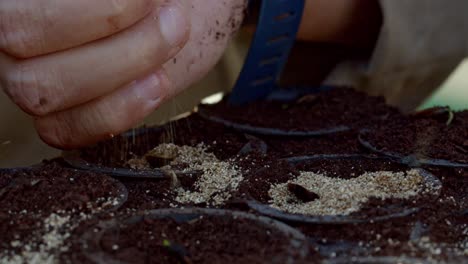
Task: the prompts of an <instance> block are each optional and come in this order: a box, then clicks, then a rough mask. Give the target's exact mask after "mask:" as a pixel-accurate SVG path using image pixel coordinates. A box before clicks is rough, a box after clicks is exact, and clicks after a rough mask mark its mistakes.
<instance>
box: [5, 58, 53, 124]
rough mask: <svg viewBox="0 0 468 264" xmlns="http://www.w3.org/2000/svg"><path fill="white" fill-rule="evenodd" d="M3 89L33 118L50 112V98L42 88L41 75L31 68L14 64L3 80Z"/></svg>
mask: <svg viewBox="0 0 468 264" xmlns="http://www.w3.org/2000/svg"><path fill="white" fill-rule="evenodd" d="M3 86H4V87H3V89H4V90H5V92H6V93H7V94H8V96H9V97H10V98H11V99H12V100H13V102H14V103H16V104H17V105H18V106H19V107H20V108H21V109H23V111H25V112H26V113H28V114H30V115H33V116H44V115H46V114H48V113H49V112H51V103H52V98H54V97H51V96H49V95H48V94H47V92H46V89H44V87H46V86H47V83H46V82H45V81H44V76H43V74H40V73H38V72H37V70H35V69H33V68H32V67H28V66H24V65H22V64H16V65H14V66H13V67H11V68H10V69H9V70H8V71H7V72H6V73H5V78H4V85H3Z"/></svg>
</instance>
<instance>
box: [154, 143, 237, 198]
mask: <svg viewBox="0 0 468 264" xmlns="http://www.w3.org/2000/svg"><path fill="white" fill-rule="evenodd" d="M151 152H152V153H173V154H174V156H175V158H174V160H173V161H172V162H171V163H170V165H177V164H187V165H188V167H187V168H185V169H184V171H197V170H198V171H203V175H201V177H200V179H198V180H197V181H196V182H195V189H196V190H197V191H190V190H185V189H184V188H182V187H178V188H177V189H176V193H177V197H176V201H177V202H179V203H184V204H186V203H208V204H211V205H221V204H223V203H224V202H225V201H226V200H228V199H229V198H230V197H231V194H232V192H233V191H235V190H237V188H238V186H239V183H240V182H241V181H242V179H243V177H242V174H241V172H240V170H239V169H238V168H237V167H236V166H235V165H233V164H231V163H230V162H226V161H220V160H218V159H217V158H216V156H215V155H214V154H212V153H208V152H206V147H205V146H203V144H200V145H198V146H197V147H189V146H177V145H174V144H161V145H159V146H157V147H156V148H155V149H154V150H153V151H151ZM170 165H169V166H168V168H167V169H170Z"/></svg>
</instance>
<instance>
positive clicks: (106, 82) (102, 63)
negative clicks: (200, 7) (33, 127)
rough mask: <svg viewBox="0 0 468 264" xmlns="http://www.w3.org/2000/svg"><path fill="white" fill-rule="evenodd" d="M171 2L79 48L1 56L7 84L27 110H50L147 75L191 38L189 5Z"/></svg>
mask: <svg viewBox="0 0 468 264" xmlns="http://www.w3.org/2000/svg"><path fill="white" fill-rule="evenodd" d="M171 3H174V4H167V3H165V4H163V5H162V6H160V7H159V8H157V9H156V10H155V11H154V12H153V13H151V14H149V15H148V16H147V17H146V18H145V19H144V20H142V21H140V22H139V23H138V24H136V25H135V26H133V27H131V28H129V29H127V30H125V31H123V32H121V33H119V34H116V35H114V36H112V37H109V38H106V39H102V40H99V41H96V42H93V43H90V44H87V45H84V46H81V47H78V48H75V49H70V50H66V51H63V52H59V53H54V54H50V55H48V56H43V57H37V58H33V59H30V60H25V61H19V62H15V61H12V60H7V59H5V58H3V59H2V58H1V56H0V80H1V81H2V83H3V85H2V86H3V87H4V90H5V91H6V92H7V94H8V95H9V96H10V97H11V98H12V100H13V101H14V102H15V103H16V104H17V105H19V106H20V107H21V108H22V109H23V110H24V111H26V112H28V113H30V114H32V115H35V116H45V115H47V114H50V113H52V112H56V111H62V110H65V109H69V108H72V107H74V106H77V105H81V104H83V103H86V102H88V101H90V100H92V99H94V98H96V97H100V96H103V95H106V94H108V93H110V92H112V91H113V90H114V89H116V88H118V87H122V86H123V85H125V84H127V83H129V82H131V81H133V80H135V79H138V78H141V77H142V76H145V75H146V74H148V73H150V72H151V71H154V69H158V68H160V67H161V65H162V64H163V63H164V62H165V61H167V60H168V59H170V58H171V57H172V56H173V55H175V54H176V53H177V52H178V50H179V49H180V48H181V47H182V46H183V44H184V43H185V41H186V40H187V39H188V35H189V31H190V30H189V29H190V27H189V25H190V24H189V21H188V19H187V18H186V17H187V16H186V15H185V14H186V12H187V10H186V9H185V8H184V6H182V5H181V4H177V3H178V1H172V2H171Z"/></svg>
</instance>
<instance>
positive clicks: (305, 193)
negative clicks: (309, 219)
mask: <svg viewBox="0 0 468 264" xmlns="http://www.w3.org/2000/svg"><path fill="white" fill-rule="evenodd" d="M288 191H290V192H291V193H293V194H294V196H296V198H297V199H299V200H300V201H301V202H304V203H308V202H312V201H315V200H317V199H319V198H320V196H318V194H316V193H314V192H311V191H309V190H307V189H306V188H304V187H302V186H301V185H299V184H295V183H288Z"/></svg>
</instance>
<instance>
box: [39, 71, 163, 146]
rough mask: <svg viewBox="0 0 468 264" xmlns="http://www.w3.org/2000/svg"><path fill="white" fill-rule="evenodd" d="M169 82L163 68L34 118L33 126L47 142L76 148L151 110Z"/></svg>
mask: <svg viewBox="0 0 468 264" xmlns="http://www.w3.org/2000/svg"><path fill="white" fill-rule="evenodd" d="M171 86H172V85H171V83H170V82H169V79H168V78H167V76H166V73H165V72H164V71H159V72H157V73H155V74H151V75H149V76H147V77H145V78H143V79H142V80H139V81H135V82H132V83H131V84H130V85H127V86H125V87H124V88H122V89H119V90H117V91H115V92H114V93H112V94H109V95H107V96H105V97H102V98H100V99H97V100H95V101H92V102H89V103H87V104H84V105H81V106H79V107H76V108H73V109H71V110H68V111H64V112H59V113H54V114H51V115H49V116H46V117H39V118H37V119H36V120H35V125H36V130H37V131H38V133H39V135H40V136H41V138H42V139H43V140H44V141H45V142H46V143H48V144H50V145H52V146H55V147H60V148H76V147H81V146H85V145H88V144H91V143H94V142H97V141H98V140H101V139H105V138H109V137H110V136H111V135H117V134H119V133H121V132H123V131H126V130H127V129H129V128H131V127H132V126H134V125H136V124H137V123H138V122H140V121H142V120H143V118H144V117H145V116H147V115H148V114H149V113H151V112H152V111H153V110H154V109H155V108H157V107H158V106H159V104H160V103H161V102H162V101H163V100H164V98H165V97H166V96H167V95H168V93H169V91H170V89H171Z"/></svg>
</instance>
